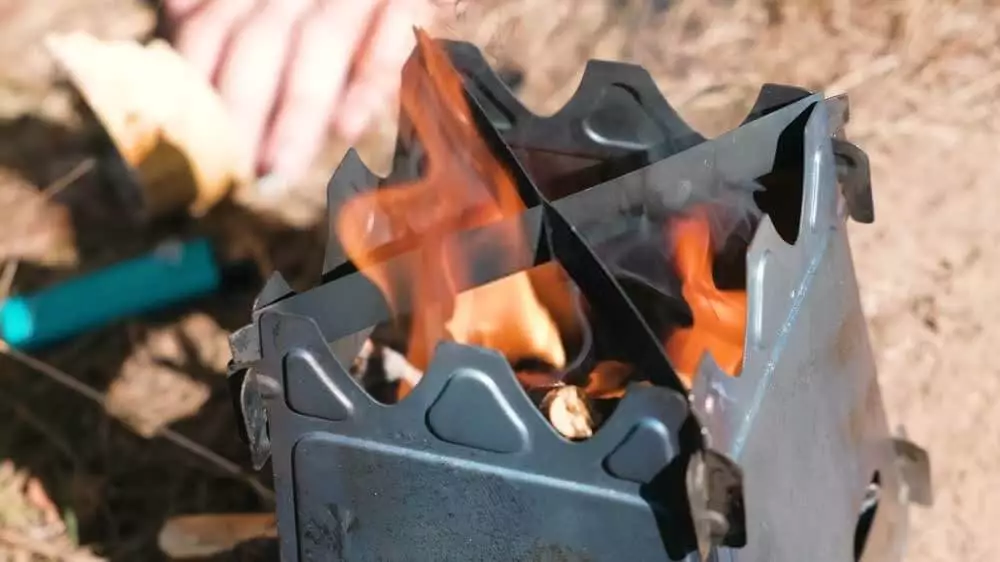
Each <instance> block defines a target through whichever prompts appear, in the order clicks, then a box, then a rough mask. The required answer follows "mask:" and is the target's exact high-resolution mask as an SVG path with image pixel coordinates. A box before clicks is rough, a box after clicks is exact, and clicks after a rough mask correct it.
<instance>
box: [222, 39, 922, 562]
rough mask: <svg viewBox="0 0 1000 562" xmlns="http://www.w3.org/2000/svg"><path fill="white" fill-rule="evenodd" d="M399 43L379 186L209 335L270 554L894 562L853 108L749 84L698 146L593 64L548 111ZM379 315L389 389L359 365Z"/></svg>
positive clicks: (643, 91)
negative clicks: (385, 335) (394, 359)
mask: <svg viewBox="0 0 1000 562" xmlns="http://www.w3.org/2000/svg"><path fill="white" fill-rule="evenodd" d="M419 38H420V41H419V45H418V49H417V50H416V51H415V53H414V55H413V57H411V60H410V61H409V63H408V65H407V67H406V68H405V69H404V86H403V92H404V94H403V116H402V117H401V126H400V140H399V142H398V146H397V151H396V159H395V166H394V170H393V172H392V174H391V175H390V176H389V177H388V178H384V179H382V178H378V177H376V176H375V175H374V174H372V173H371V172H369V170H368V169H367V168H366V167H365V166H364V164H363V163H362V162H361V160H360V159H359V158H358V157H357V155H356V154H355V153H354V152H353V151H352V152H349V153H348V154H347V156H346V157H345V159H344V161H343V163H342V164H341V166H340V167H339V169H338V170H337V171H336V173H335V174H334V176H333V178H332V180H331V182H330V184H329V212H330V225H331V229H330V239H329V245H328V248H327V253H326V258H325V267H324V270H325V273H324V277H323V282H322V284H320V285H319V286H317V287H314V288H312V289H310V290H309V291H306V292H302V293H294V292H293V291H292V290H291V289H290V288H289V287H288V285H287V284H286V283H285V282H284V280H283V279H282V278H281V276H280V275H278V274H275V275H274V276H273V277H272V278H271V279H270V280H269V281H268V283H267V285H266V287H265V288H264V289H263V291H262V292H261V294H260V296H259V298H258V300H257V302H256V304H255V306H254V310H253V322H252V324H250V325H248V326H246V327H244V328H242V329H240V330H239V331H237V332H236V333H234V334H233V335H232V337H231V344H232V351H233V362H232V370H231V376H230V380H231V382H232V389H233V394H234V398H235V399H236V405H237V409H238V412H239V415H240V417H241V421H242V422H243V423H242V428H243V429H244V430H245V432H244V433H245V434H244V437H245V439H246V440H247V442H248V444H249V447H250V451H251V455H252V458H253V462H254V465H255V467H256V468H258V469H259V468H260V467H262V466H263V464H264V463H265V462H266V460H267V459H268V458H270V459H271V461H272V466H273V470H274V477H275V486H276V492H277V497H278V501H277V513H278V522H279V530H280V536H281V539H280V549H281V553H282V558H283V560H286V561H289V562H291V561H294V560H302V561H306V560H399V561H425V560H426V561H447V560H454V561H469V560H501V561H514V560H517V561H529V560H530V561H536V560H538V561H543V560H545V561H601V560H643V561H655V560H688V561H693V560H706V559H708V560H716V561H740V562H748V561H755V562H800V561H802V560H810V561H814V562H844V561H847V560H852V559H857V560H862V559H863V560H879V561H884V560H899V559H900V557H901V553H902V544H903V538H904V535H905V529H906V522H907V515H906V511H907V505H908V503H909V502H910V501H914V500H915V501H919V502H928V501H929V499H930V498H929V489H930V488H929V476H928V474H929V473H928V470H927V458H926V454H925V453H924V452H923V451H922V450H921V449H919V448H918V447H916V446H914V445H912V444H910V443H908V442H906V441H905V440H902V439H900V438H894V437H893V436H892V435H890V432H889V430H888V426H887V422H886V418H885V414H884V412H883V409H882V399H881V395H880V391H879V386H878V383H877V381H876V377H875V367H874V362H873V357H872V353H871V350H870V347H869V342H868V338H867V333H866V327H865V323H864V317H863V315H862V311H861V308H860V302H859V297H858V288H857V284H856V281H855V276H854V271H853V265H852V261H851V255H850V249H849V247H848V240H847V236H846V231H845V228H846V226H845V223H846V219H847V217H848V216H850V217H852V218H853V219H855V220H858V221H860V222H870V221H871V220H873V212H872V199H871V191H870V183H869V178H868V168H867V161H866V158H865V155H864V153H863V152H861V151H860V150H859V149H857V148H856V147H855V146H853V145H851V144H850V143H848V142H847V141H846V140H845V139H844V135H843V125H844V123H845V122H846V120H847V100H846V99H845V98H843V97H840V98H831V99H824V98H822V97H821V96H820V95H818V94H813V93H809V92H807V91H804V90H801V89H798V88H793V87H786V86H776V85H766V86H764V87H763V88H762V90H761V92H760V95H759V97H758V99H757V102H756V104H755V105H754V107H753V109H752V110H751V112H750V114H749V116H748V117H747V118H746V120H745V121H744V122H743V124H742V125H740V126H739V127H738V128H736V129H734V130H733V131H731V132H729V133H727V134H725V135H722V136H720V137H718V138H716V139H713V140H707V139H705V138H703V137H702V136H701V135H699V134H698V133H696V132H695V131H693V130H692V129H691V128H690V127H688V126H687V125H686V124H685V123H684V122H683V121H682V120H681V119H680V118H679V117H678V115H677V114H676V113H675V111H674V110H673V109H672V108H671V107H670V105H669V104H668V103H667V102H666V101H665V100H664V98H663V97H662V96H661V94H660V93H659V91H658V90H657V88H656V86H655V84H654V83H653V81H652V80H651V78H650V76H649V75H648V74H647V73H646V72H645V71H644V70H642V69H641V68H639V67H636V66H631V65H627V64H620V63H610V62H601V61H592V62H591V63H590V64H589V65H588V67H587V71H586V73H585V75H584V78H583V82H582V83H581V85H580V87H579V90H578V91H577V93H576V95H575V96H574V97H573V99H572V100H571V101H570V102H569V103H568V104H567V105H566V106H565V107H564V108H563V109H562V110H561V111H559V112H558V113H556V114H555V115H552V116H550V117H539V116H536V115H534V114H532V113H531V112H529V111H528V110H526V109H525V108H524V107H523V106H521V105H520V104H519V103H518V101H517V99H516V98H515V97H514V95H513V94H512V93H511V92H510V91H509V90H508V89H507V88H506V87H505V86H504V85H503V83H502V82H501V81H500V80H499V79H498V78H497V76H496V75H495V74H494V73H493V72H492V71H491V69H490V68H489V66H488V64H487V63H486V62H485V61H484V59H483V58H482V56H481V55H480V53H479V51H478V50H476V49H475V48H474V47H472V46H471V45H468V44H463V43H434V42H432V41H430V40H429V39H427V38H426V37H424V36H422V35H419ZM436 45H443V48H444V50H441V47H440V46H436ZM445 51H447V55H445V54H444V52H445ZM456 72H457V74H456ZM459 76H460V79H459ZM399 186H403V187H399ZM484 209H485V210H484ZM725 217H729V219H726V218H725ZM733 217H735V218H733ZM723 223H725V224H726V225H728V226H725V227H723V226H721V225H723ZM741 228H742V229H743V230H742V232H743V235H742V236H740V235H739V232H740V229H741ZM720 233H722V234H720ZM515 240H516V242H517V243H514V242H513V241H515ZM545 268H548V269H547V270H546V269H545ZM699 272H700V277H698V275H699ZM556 286H558V287H562V289H560V290H557V291H556V290H553V287H556ZM515 287H520V288H521V289H524V288H525V287H527V289H524V290H521V289H515ZM485 288H490V289H489V290H488V291H486V290H485ZM519 290H521V292H518V291H519ZM546 292H548V293H551V294H548V296H546ZM486 293H490V294H492V295H493V299H492V300H491V299H490V298H489V297H486V296H484V295H485V294H486ZM553 294H554V295H555V296H553ZM470 295H472V296H470ZM524 295H529V296H530V295H534V297H531V298H530V299H528V300H532V299H534V300H532V303H533V304H531V306H530V307H529V306H528V305H526V304H524V302H526V301H524V302H522V301H523V299H522V297H524ZM560 299H561V300H560ZM470 303H472V304H470ZM476 303H478V304H476ZM498 303H499V304H498ZM554 303H562V304H561V305H558V306H557V305H556V304H554ZM566 303H569V305H568V306H567V304H566ZM531 307H534V308H531ZM560 307H561V308H560ZM557 309H558V310H557ZM727 315H728V316H727ZM529 316H530V317H531V320H530V321H527V320H525V318H528V317H529ZM487 317H488V318H487ZM539 318H542V319H543V320H544V319H546V318H547V319H548V321H547V322H548V323H547V324H546V322H544V321H542V322H539V321H538V319H539ZM394 319H395V320H394ZM400 319H403V320H400ZM504 322H507V323H508V324H509V325H506V328H503V329H498V328H496V325H499V324H503V323H504ZM511 323H512V324H511ZM380 326H381V327H385V326H393V327H395V328H394V330H396V331H397V332H399V331H400V330H402V331H404V332H406V333H408V334H409V341H408V342H404V343H403V344H400V345H396V349H395V350H394V351H393V353H396V354H397V355H399V356H400V357H402V356H403V355H405V357H406V358H407V360H408V361H409V364H408V371H406V372H407V373H409V375H406V376H403V379H406V378H407V376H409V377H410V380H408V381H407V380H396V381H388V384H390V386H392V388H393V390H391V391H390V392H389V393H388V395H390V396H395V397H400V396H402V395H404V394H405V395H406V396H405V398H404V399H402V400H400V401H398V403H395V404H392V405H386V404H383V403H381V402H386V401H392V398H386V397H384V396H383V397H379V396H378V392H376V391H375V390H374V387H373V386H371V385H368V383H366V382H364V381H361V380H360V379H359V374H358V372H357V371H358V358H359V357H362V358H364V357H368V354H369V353H370V351H371V348H372V343H371V342H372V341H374V340H377V339H378V334H379V329H380V328H379V327H380ZM400 326H402V327H403V328H400ZM470 326H474V327H470ZM567 326H569V328H566V327H567ZM498 330H499V331H498ZM504 330H506V331H504ZM390 331H392V330H390ZM417 333H420V334H422V335H423V340H421V341H417V340H418V338H416V339H415V337H414V334H417ZM552 334H555V336H554V337H553V336H552ZM442 335H447V336H449V337H446V338H444V339H445V340H446V341H440V339H441V338H439V337H437V336H442ZM432 336H433V337H432ZM512 341H513V342H515V343H511V342H512ZM518 342H519V343H518ZM393 345H394V344H391V343H389V344H384V345H383V347H384V348H386V349H388V348H390V347H393ZM556 348H558V350H557V351H553V350H554V349H556ZM383 359H384V360H385V361H388V358H387V356H386V357H383ZM609 366H610V367H609ZM615 373H617V374H615ZM417 379H419V384H416V382H417ZM539 381H541V382H539ZM383 382H386V381H383ZM414 385H415V386H414ZM365 387H367V389H368V390H369V391H370V392H365ZM567 388H569V389H571V392H570V393H569V394H568V395H569V396H570V398H573V399H575V402H574V401H573V400H569V399H567V400H568V401H567V400H563V401H562V402H559V400H560V399H561V398H560V397H561V396H563V395H562V394H560V395H558V396H556V394H554V392H556V391H560V392H561V391H562V390H564V389H567ZM626 389H627V392H626ZM541 395H544V398H542V399H541V400H539V399H538V397H539V396H541ZM554 396H555V398H553V397H554ZM376 398H377V399H376ZM574 408H575V409H574ZM602 408H603V409H602ZM581 409H582V410H581ZM557 410H558V411H557ZM580 411H584V415H583V416H582V417H580ZM559 412H562V414H560V413H559ZM558 415H565V416H569V419H570V423H569V424H568V426H569V429H566V427H561V426H559V425H558V424H557V423H556V419H555V417H556V416H558ZM574 416H575V417H574ZM546 418H548V419H546ZM601 418H602V419H603V423H602V422H601V421H599V419H601ZM550 421H551V422H552V424H550V423H549V422H550ZM577 422H579V423H577ZM580 424H582V426H583V428H584V430H585V431H583V433H582V434H572V431H573V428H574V427H575V428H577V429H578V428H579V426H580ZM554 425H555V426H556V427H555V429H554V428H553V426H554ZM557 430H558V432H557ZM583 437H589V438H588V439H584V438H583Z"/></svg>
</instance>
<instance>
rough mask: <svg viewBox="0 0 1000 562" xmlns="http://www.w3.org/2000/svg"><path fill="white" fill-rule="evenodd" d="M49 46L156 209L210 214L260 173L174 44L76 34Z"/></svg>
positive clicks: (148, 207)
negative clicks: (147, 42) (255, 171)
mask: <svg viewBox="0 0 1000 562" xmlns="http://www.w3.org/2000/svg"><path fill="white" fill-rule="evenodd" d="M46 46H47V47H48V50H49V51H50V52H51V53H52V55H53V57H54V58H55V60H56V61H57V62H58V64H59V65H60V66H61V67H62V68H63V69H64V70H65V71H66V73H67V74H68V76H69V79H70V81H71V82H72V83H73V85H74V86H75V87H76V88H77V89H78V90H79V91H80V93H81V94H82V96H83V98H84V99H85V100H86V102H87V103H88V104H89V105H90V107H91V109H92V110H93V112H94V114H95V115H96V116H97V118H98V119H99V120H100V121H101V123H102V125H103V126H104V128H105V129H106V130H107V131H108V134H109V136H110V137H111V139H112V141H113V142H114V144H115V146H116V147H117V149H118V151H119V153H120V154H121V156H122V157H123V159H124V160H125V162H126V163H127V164H128V165H129V167H130V168H131V169H132V170H133V171H134V172H135V176H136V179H137V180H138V181H139V183H140V184H141V188H142V191H143V198H144V201H143V204H144V207H145V212H146V213H147V214H148V215H152V216H156V215H162V214H166V213H171V212H175V211H177V210H180V209H182V208H185V207H186V208H187V210H188V211H189V212H190V213H191V214H193V215H196V216H198V215H202V214H204V213H205V212H206V211H208V210H209V209H210V208H211V207H212V206H213V205H215V204H216V203H218V202H219V201H220V200H221V199H222V198H224V197H225V196H226V195H227V194H228V193H229V191H230V190H231V189H232V188H234V187H236V186H238V185H241V184H243V183H244V182H247V181H249V180H250V179H251V178H252V172H253V169H252V160H251V158H249V157H248V155H247V154H246V152H245V151H244V150H243V149H242V146H243V144H242V143H241V142H240V137H239V135H238V134H237V132H236V127H235V126H234V124H233V122H232V120H231V119H230V117H229V114H228V113H227V111H226V108H225V105H224V104H223V102H222V100H221V98H220V97H219V95H218V94H217V93H216V92H215V90H214V89H213V88H212V86H211V85H210V84H209V83H208V82H207V81H206V80H205V79H204V78H203V77H202V76H201V75H200V74H199V73H198V72H197V71H196V70H195V69H194V68H193V67H192V66H190V65H189V64H188V63H187V61H185V60H184V59H183V58H182V57H181V56H180V55H179V54H178V53H177V52H176V51H174V50H173V48H172V47H171V46H170V45H168V44H167V43H165V42H163V41H160V40H156V41H153V42H151V43H149V44H148V45H145V46H144V45H141V44H139V43H137V42H135V41H102V40H100V39H97V38H96V37H93V36H91V35H88V34H86V33H82V32H76V33H70V34H65V35H50V36H49V37H47V38H46Z"/></svg>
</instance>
